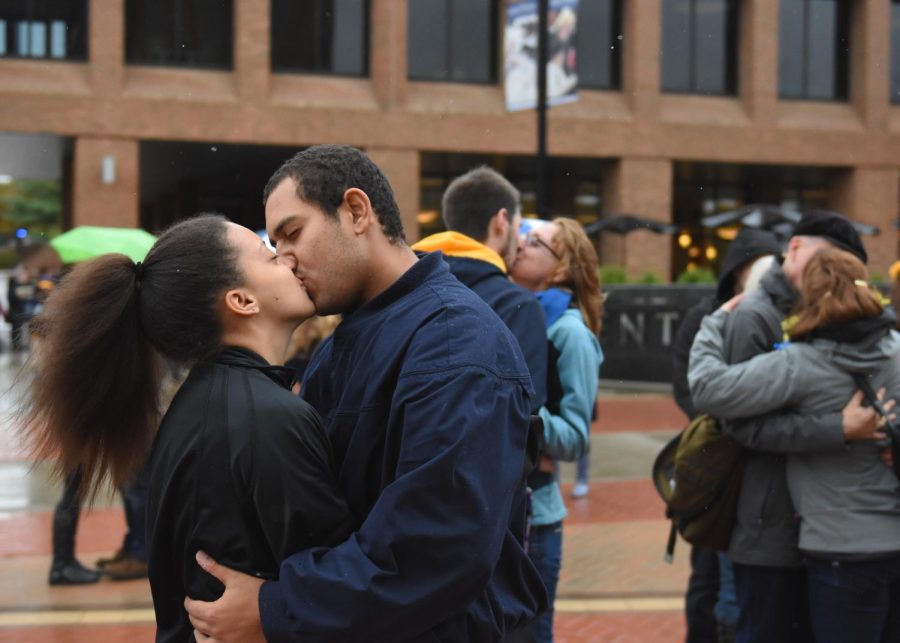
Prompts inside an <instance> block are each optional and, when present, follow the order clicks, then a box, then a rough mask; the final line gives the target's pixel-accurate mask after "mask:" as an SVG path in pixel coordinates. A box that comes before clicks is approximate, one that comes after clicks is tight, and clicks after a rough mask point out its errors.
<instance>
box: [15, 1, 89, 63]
mask: <svg viewBox="0 0 900 643" xmlns="http://www.w3.org/2000/svg"><path fill="white" fill-rule="evenodd" d="M20 1H24V2H25V12H24V13H25V17H24V18H23V20H25V21H28V22H45V21H43V20H40V21H38V20H35V19H33V14H34V11H35V5H40V4H41V0H20ZM71 1H72V0H70V2H71ZM77 1H78V2H79V3H80V4H81V9H82V14H83V25H82V28H83V29H84V52H83V53H82V52H79V53H77V54H74V55H70V54H68V53H67V54H66V56H65V57H64V58H54V57H52V56H51V55H50V54H49V51H50V50H49V46H48V49H47V55H46V56H43V57H37V56H20V55H19V54H18V53H16V52H15V47H14V44H16V43H17V42H18V39H17V37H16V36H15V33H14V27H13V25H14V24H15V22H14V21H13V20H11V19H10V18H8V17H6V16H3V15H0V20H5V21H6V30H7V31H6V53H5V54H0V60H32V61H37V62H51V63H73V62H74V63H86V62H88V61H89V60H90V25H91V20H90V15H91V6H90V0H77ZM45 24H47V26H48V27H49V26H50V24H51V23H50V22H45ZM47 37H48V45H49V37H50V30H49V29H48V30H47ZM67 44H68V38H67Z"/></svg>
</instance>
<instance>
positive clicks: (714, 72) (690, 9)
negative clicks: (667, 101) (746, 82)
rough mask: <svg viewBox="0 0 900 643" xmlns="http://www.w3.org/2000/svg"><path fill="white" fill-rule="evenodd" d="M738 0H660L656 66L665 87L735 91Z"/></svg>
mask: <svg viewBox="0 0 900 643" xmlns="http://www.w3.org/2000/svg"><path fill="white" fill-rule="evenodd" d="M737 5H738V3H737V0H663V3H662V12H663V13H662V44H661V46H660V71H661V74H662V84H661V86H662V90H663V91H664V92H672V93H684V94H712V95H720V96H721V95H734V94H735V93H736V92H737V42H738V38H737V33H738V6H737Z"/></svg>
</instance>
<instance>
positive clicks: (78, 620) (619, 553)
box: [0, 394, 688, 643]
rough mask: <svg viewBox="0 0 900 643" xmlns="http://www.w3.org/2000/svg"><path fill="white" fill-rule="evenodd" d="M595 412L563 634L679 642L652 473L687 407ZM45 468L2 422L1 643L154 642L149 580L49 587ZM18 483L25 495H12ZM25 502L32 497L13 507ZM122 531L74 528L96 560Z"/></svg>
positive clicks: (82, 549) (639, 397)
mask: <svg viewBox="0 0 900 643" xmlns="http://www.w3.org/2000/svg"><path fill="white" fill-rule="evenodd" d="M599 410H600V414H599V417H600V419H599V420H598V421H597V422H596V423H595V424H594V426H593V427H592V431H593V435H592V449H591V460H592V471H591V491H590V494H589V496H588V497H587V498H585V499H581V500H574V501H573V500H569V499H568V490H569V488H570V486H571V484H570V483H571V478H572V467H571V466H570V465H566V466H564V468H563V474H562V475H563V479H564V480H566V481H568V482H567V484H566V485H565V487H566V488H565V491H566V497H567V503H568V505H569V509H570V517H569V518H568V519H567V522H566V526H565V539H564V543H565V544H564V547H565V550H564V556H563V570H562V577H561V581H560V587H559V596H558V597H557V603H556V609H557V617H556V628H555V630H556V640H557V641H558V642H559V643H582V642H585V643H586V642H595V641H617V642H635V643H638V642H640V643H653V642H674V641H680V640H683V638H684V618H683V615H682V609H683V593H684V587H685V585H686V581H687V573H688V564H687V552H688V549H687V547H686V546H684V545H683V544H680V545H679V548H678V549H677V551H676V561H675V564H674V565H667V564H665V563H664V562H663V561H662V554H663V548H664V546H665V540H666V536H667V533H668V531H667V523H666V522H665V521H664V520H662V514H663V508H662V504H661V502H660V501H659V499H658V498H657V496H656V493H655V491H654V490H653V488H652V485H651V484H650V481H649V477H648V472H649V469H650V465H651V463H652V459H653V456H654V455H655V453H656V451H658V449H659V448H660V447H661V446H662V444H663V443H664V442H665V440H667V439H668V438H669V437H670V436H671V435H672V434H673V433H674V431H675V430H677V429H678V428H680V425H681V424H682V422H683V416H682V415H681V414H680V412H679V411H678V409H677V408H676V407H675V406H674V404H673V403H672V400H671V397H669V396H665V395H656V394H635V395H627V394H614V395H613V394H604V395H602V396H601V398H600V409H599ZM23 471H24V472H26V473H25V475H24V478H25V479H24V482H23V479H22V476H23V473H22V472H23ZM42 471H43V468H42V467H40V466H38V467H36V468H34V469H33V470H30V471H29V463H27V462H24V461H23V456H22V454H21V453H20V452H19V450H18V449H17V448H16V446H15V438H14V435H13V434H12V431H11V430H10V429H9V428H0V477H2V479H3V485H2V486H3V487H4V489H3V491H0V498H2V499H3V501H4V503H5V504H4V509H3V511H0V642H6V641H10V642H13V641H15V642H16V643H44V642H50V641H52V642H54V643H87V642H91V643H93V642H96V641H152V640H153V635H154V632H155V628H154V625H153V610H152V603H151V599H150V589H149V586H148V584H147V583H146V581H128V582H112V581H101V582H100V583H98V584H96V585H91V586H86V587H55V588H50V587H48V586H47V584H46V576H47V570H48V567H49V561H50V551H51V547H50V520H51V509H52V505H53V503H54V502H55V500H56V497H57V494H58V489H57V488H56V487H52V486H49V483H47V482H46V478H45V476H44V475H43V474H42ZM16 476H18V477H16ZM8 480H12V482H11V483H10V484H7V481H8ZM36 487H41V488H40V489H36ZM17 489H18V495H20V496H24V499H20V500H16V498H15V497H14V496H16V494H17ZM22 500H24V501H25V504H26V506H23V507H21V508H17V507H15V506H14V505H16V504H17V503H19V504H22ZM7 508H8V509H7ZM124 530H125V523H124V519H123V517H122V512H121V509H120V508H119V507H118V506H115V505H112V506H109V505H104V506H98V507H97V508H95V509H93V510H92V511H90V512H87V513H85V514H84V515H83V518H82V521H81V524H80V527H79V533H78V541H77V547H78V552H79V557H80V558H81V560H82V561H83V562H85V563H86V564H89V563H92V562H93V561H94V560H95V559H96V558H97V557H99V556H101V555H104V554H108V553H110V552H112V551H114V550H115V549H116V548H117V547H118V546H119V544H120V541H121V537H122V534H123V533H124Z"/></svg>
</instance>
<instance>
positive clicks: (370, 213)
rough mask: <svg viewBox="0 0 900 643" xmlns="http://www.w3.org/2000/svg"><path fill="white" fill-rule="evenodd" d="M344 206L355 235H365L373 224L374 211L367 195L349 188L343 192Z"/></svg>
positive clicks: (357, 189) (356, 189)
mask: <svg viewBox="0 0 900 643" xmlns="http://www.w3.org/2000/svg"><path fill="white" fill-rule="evenodd" d="M344 206H345V207H346V208H347V211H348V212H349V213H350V223H351V225H352V227H353V231H354V232H356V233H357V234H363V233H365V232H366V230H368V228H369V226H370V225H372V223H373V222H375V211H374V210H373V209H372V202H371V201H369V195H368V194H366V193H365V192H363V191H362V190H360V189H359V188H349V189H348V190H347V191H346V192H344Z"/></svg>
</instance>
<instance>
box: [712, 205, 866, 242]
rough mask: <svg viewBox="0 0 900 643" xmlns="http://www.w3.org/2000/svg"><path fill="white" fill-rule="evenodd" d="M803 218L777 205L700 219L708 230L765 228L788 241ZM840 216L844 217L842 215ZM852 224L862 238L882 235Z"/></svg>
mask: <svg viewBox="0 0 900 643" xmlns="http://www.w3.org/2000/svg"><path fill="white" fill-rule="evenodd" d="M819 211H820V212H825V210H819ZM835 214H839V213H835ZM802 216H803V214H802V213H801V212H798V211H797V210H790V209H787V208H783V207H781V206H777V205H745V206H744V207H742V208H738V209H737V210H731V211H730V212H722V213H720V214H713V215H710V216H708V217H703V218H702V219H700V222H701V223H702V224H703V225H704V226H705V227H707V228H722V227H725V226H731V225H742V226H745V227H747V228H763V229H765V230H771V231H772V232H774V233H775V234H777V235H778V236H779V237H781V238H783V239H787V238H788V237H790V236H791V234H792V233H793V231H794V226H795V225H797V223H799V221H800V218H801V217H802ZM840 216H844V215H842V214H841V215H840ZM844 218H847V217H844ZM848 220H849V219H848ZM850 223H851V224H852V225H853V228H854V229H855V230H856V232H857V234H860V235H862V236H874V235H878V234H881V230H879V229H878V227H877V226H873V225H870V224H868V223H860V222H859V221H850Z"/></svg>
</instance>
